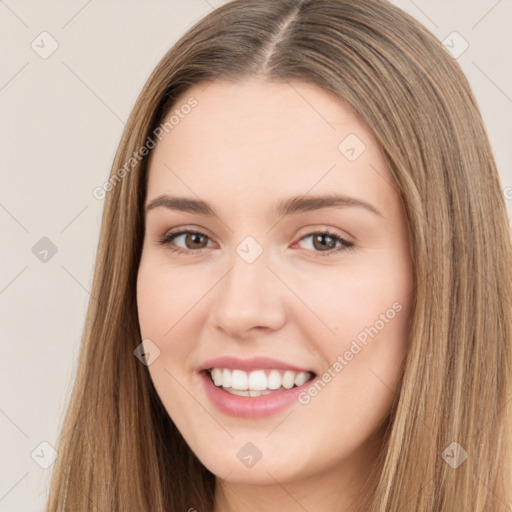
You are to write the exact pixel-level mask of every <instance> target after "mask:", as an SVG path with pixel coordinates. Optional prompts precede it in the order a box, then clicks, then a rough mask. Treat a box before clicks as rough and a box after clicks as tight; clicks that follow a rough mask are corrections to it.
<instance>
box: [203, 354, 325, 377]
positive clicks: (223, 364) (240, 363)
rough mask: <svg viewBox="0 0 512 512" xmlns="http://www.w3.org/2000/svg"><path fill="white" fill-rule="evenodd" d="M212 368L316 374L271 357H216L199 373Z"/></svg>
mask: <svg viewBox="0 0 512 512" xmlns="http://www.w3.org/2000/svg"><path fill="white" fill-rule="evenodd" d="M211 368H229V369H231V370H244V371H246V372H250V371H252V370H271V369H277V370H280V369H281V370H291V371H295V372H309V373H315V372H313V370H310V369H307V368H301V367H300V366H296V365H293V364H290V363H285V362H284V361H279V360H278V359H272V358H270V357H252V358H250V359H239V358H238V357H232V356H223V357H216V358H215V359H209V360H208V361H205V362H204V363H203V364H202V365H201V366H200V367H199V368H198V371H200V372H201V371H204V370H209V369H211Z"/></svg>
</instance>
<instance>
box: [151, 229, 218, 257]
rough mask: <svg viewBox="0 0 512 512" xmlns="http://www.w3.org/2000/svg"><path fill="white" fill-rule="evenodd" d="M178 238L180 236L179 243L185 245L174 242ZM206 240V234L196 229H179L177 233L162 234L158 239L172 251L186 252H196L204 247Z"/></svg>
mask: <svg viewBox="0 0 512 512" xmlns="http://www.w3.org/2000/svg"><path fill="white" fill-rule="evenodd" d="M180 238H182V241H181V242H180V243H181V244H184V245H185V247H180V246H179V245H177V244H176V241H177V240H178V239H180ZM208 240H209V237H208V236H206V235H204V234H203V233H199V232H197V231H180V232H178V233H169V234H168V235H164V237H163V238H162V239H160V240H159V243H160V244H161V245H168V246H169V248H170V249H171V250H172V251H176V252H179V253H186V252H198V251H199V250H201V249H204V248H206V247H207V245H208Z"/></svg>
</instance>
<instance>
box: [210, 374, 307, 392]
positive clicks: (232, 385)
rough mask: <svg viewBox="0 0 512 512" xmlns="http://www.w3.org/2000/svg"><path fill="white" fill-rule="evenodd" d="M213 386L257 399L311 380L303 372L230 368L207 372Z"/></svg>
mask: <svg viewBox="0 0 512 512" xmlns="http://www.w3.org/2000/svg"><path fill="white" fill-rule="evenodd" d="M208 373H209V374H210V377H211V380H212V382H213V383H214V384H215V386H217V387H219V388H222V389H223V390H224V391H226V392H227V393H230V394H232V395H237V396H249V397H258V396H262V395H268V394H271V393H275V392H277V391H286V390H288V389H292V388H294V387H298V386H302V385H303V384H304V383H306V382H307V381H309V380H310V379H312V378H313V374H312V373H310V372H303V371H292V370H279V369H260V370H253V371H251V372H247V371H244V370H240V369H231V368H211V369H210V370H208Z"/></svg>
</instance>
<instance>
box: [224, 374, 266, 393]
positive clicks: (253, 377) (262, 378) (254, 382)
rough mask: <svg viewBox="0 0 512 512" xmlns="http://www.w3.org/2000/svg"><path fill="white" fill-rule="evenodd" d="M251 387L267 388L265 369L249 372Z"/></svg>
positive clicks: (259, 389)
mask: <svg viewBox="0 0 512 512" xmlns="http://www.w3.org/2000/svg"><path fill="white" fill-rule="evenodd" d="M223 384H224V383H223ZM249 389H252V390H253V391H262V390H264V389H267V376H266V375H265V372H264V371H263V370H256V371H254V372H251V373H250V374H249Z"/></svg>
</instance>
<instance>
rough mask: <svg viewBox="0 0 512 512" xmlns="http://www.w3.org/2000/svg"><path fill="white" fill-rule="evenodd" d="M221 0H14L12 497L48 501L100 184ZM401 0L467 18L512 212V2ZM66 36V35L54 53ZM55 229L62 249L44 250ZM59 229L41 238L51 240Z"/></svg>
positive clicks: (5, 338)
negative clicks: (151, 91) (195, 30)
mask: <svg viewBox="0 0 512 512" xmlns="http://www.w3.org/2000/svg"><path fill="white" fill-rule="evenodd" d="M220 3H222V2H220V1H215V2H214V1H211V0H210V1H206V0H188V1H184V0H183V1H177V0H174V1H165V2H164V1H156V0H152V1H147V0H146V1H144V2H143V1H141V0H139V1H123V2H121V1H119V0H118V1H105V0H103V1H100V0H89V1H84V0H81V1H66V2H64V1H61V2H55V1H46V2H32V3H31V2H29V1H27V0H6V1H0V38H1V42H0V44H1V47H2V49H3V52H2V61H1V66H0V105H1V112H0V116H1V117H0V118H1V120H2V122H1V126H0V130H1V136H0V140H1V149H0V159H1V160H0V162H1V164H0V168H1V173H2V174H1V178H2V181H3V186H2V188H1V189H0V222H1V226H2V244H3V248H4V251H3V258H2V265H1V275H0V307H1V314H2V322H1V326H2V353H3V357H2V358H1V359H0V375H1V383H0V384H1V388H0V389H1V397H0V429H1V436H0V443H1V460H2V465H1V469H0V510H2V511H22V510H23V511H28V510H31V511H32V510H34V511H36V510H42V509H43V506H44V502H45V498H46V494H47V486H48V483H49V479H50V475H51V470H52V466H49V467H48V468H47V469H44V468H43V467H41V465H43V466H44V465H45V464H49V463H50V462H51V453H52V448H51V446H50V445H55V444H56V440H57V435H58V431H59V427H60V424H61V421H62V417H63V411H64V407H65V404H66V401H67V398H68V394H69V391H70V389H71V384H72V380H73V376H74V374H75V365H76V360H77V356H78V348H79V343H80V336H81V331H82V328H83V323H84V317H85V312H86V306H87V301H88V299H89V292H88V290H89V289H90V285H91V278H92V271H93V264H94V255H95V251H96V244H97V239H98V234H99V225H100V219H101V212H102V207H103V202H102V201H101V200H98V199H95V198H94V197H93V195H92V190H93V189H94V187H96V186H98V185H102V184H103V183H104V182H105V180H106V179H107V177H108V173H109V170H110V165H111V163H112V159H113V156H114V152H115V149H116V146H117V144H118V142H119V138H120V136H121V131H122V129H123V122H124V121H125V120H126V119H127V117H128V114H129V112H130V110H131V108H132V106H133V103H134V101H135V99H136V97H137V95H138V93H139V91H140V89H141V87H142V85H143V84H144V82H145V80H146V78H147V77H148V75H149V73H150V72H151V70H152V69H153V68H154V66H155V65H156V64H157V62H158V61H159V60H160V58H161V57H162V56H163V54H164V53H165V52H166V51H167V49H168V48H169V47H170V46H171V45H172V44H173V43H174V42H175V41H176V40H177V39H178V37H179V36H181V35H182V34H183V33H184V32H185V31H186V29H187V28H189V27H190V26H191V25H192V24H193V23H194V22H195V21H196V20H198V19H199V18H200V17H202V16H203V15H205V14H206V13H208V12H209V11H211V9H212V8H213V7H215V6H216V5H219V4H220ZM394 3H395V4H397V5H398V6H400V7H402V8H403V9H405V10H406V11H408V12H409V13H411V14H412V15H413V16H414V17H416V18H417V19H418V20H419V21H420V22H422V23H423V24H424V25H425V26H426V27H427V28H428V29H430V30H431V31H432V32H433V33H434V34H435V35H436V36H437V37H438V38H439V39H440V40H444V39H445V38H446V37H447V36H448V35H449V34H451V33H452V32H453V31H456V32H458V33H459V34H460V35H461V36H462V37H463V38H464V40H466V41H467V42H468V43H469V47H468V49H467V50H466V51H465V52H464V53H463V54H462V55H461V56H460V57H458V61H459V62H460V64H461V65H462V67H463V69H464V71H465V73H466V75H467V76H468V78H469V81H470V83H471V85H472V87H473V89H474V92H475V95H476V97H477V100H478V102H479V105H480V107H481V110H482V113H483V116H484V119H485V121H486V124H487V128H488V132H489V136H490V139H491V143H492V145H493V148H494V151H495V155H496V159H497V162H498V165H499V168H500V173H501V178H502V184H503V189H504V193H506V196H507V197H508V200H507V206H508V209H509V212H512V188H507V187H512V172H511V160H512V152H511V149H510V145H511V140H510V134H511V133H512V116H511V114H512V72H511V67H510V62H511V60H512V55H511V54H512V31H511V30H510V20H511V19H512V2H510V0H500V1H496V0H479V1H476V0H472V1H463V0H457V1H451V2H447V1H446V0H436V1H427V0H415V2H413V1H411V0H403V1H402V0H401V1H395V2H394ZM43 31H46V32H48V34H49V35H43V36H40V34H41V33H42V32H43ZM31 44H32V45H33V46H34V49H33V48H32V46H31ZM52 44H53V45H55V44H58V48H57V49H56V51H55V52H54V53H53V54H51V55H50V56H48V57H47V58H45V59H43V58H42V57H41V56H40V54H41V53H42V54H43V55H44V52H49V51H50V50H51V49H52ZM44 56H45V55H44ZM511 217H512V215H511ZM43 237H47V238H48V239H49V240H51V243H52V244H53V245H54V247H56V249H57V253H56V254H54V255H52V253H51V250H50V252H49V253H48V254H46V256H45V254H44V252H43V253H40V254H39V256H38V257H36V255H35V254H34V253H33V249H32V248H33V247H34V246H35V245H36V244H37V243H38V242H39V241H40V239H41V238H43ZM45 243H48V242H44V241H43V242H39V244H42V245H40V246H39V245H37V246H36V249H37V250H34V252H36V253H37V252H38V251H44V250H48V247H47V246H45V245H44V244H45ZM45 248H46V249H45ZM44 257H46V259H47V261H46V262H43V261H41V260H40V258H44ZM41 443H49V444H42V445H41ZM34 450H35V452H34ZM31 454H33V456H32V455H31Z"/></svg>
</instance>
